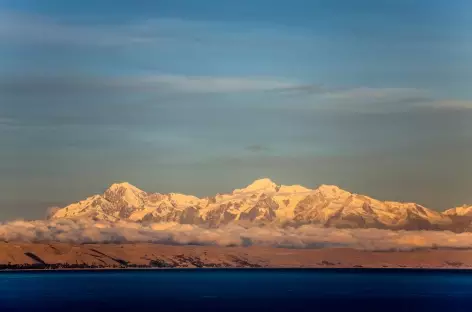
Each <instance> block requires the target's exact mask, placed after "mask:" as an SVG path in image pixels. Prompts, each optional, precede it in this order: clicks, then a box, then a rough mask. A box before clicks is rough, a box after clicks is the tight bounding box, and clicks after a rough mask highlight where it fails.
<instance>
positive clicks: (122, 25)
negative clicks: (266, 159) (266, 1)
mask: <svg viewBox="0 0 472 312" xmlns="http://www.w3.org/2000/svg"><path fill="white" fill-rule="evenodd" d="M223 26H224V27H223ZM222 29H224V31H223V30H222ZM292 30H293V29H289V28H287V30H285V28H280V27H277V29H273V25H272V26H271V25H267V26H261V25H258V26H253V25H252V26H251V25H241V24H237V23H235V24H233V23H221V22H216V21H201V20H185V19H179V18H151V19H138V20H135V19H134V20H133V19H130V20H127V21H120V22H116V23H102V22H100V20H98V21H97V20H95V21H89V22H88V23H71V22H66V21H64V20H61V19H58V18H52V17H49V16H44V15H38V14H26V13H22V12H14V11H5V12H1V13H0V39H2V40H3V41H6V42H12V43H15V44H35V43H40V44H67V45H87V46H98V47H106V46H132V45H136V44H144V45H149V44H153V45H164V44H169V43H172V44H175V43H184V44H192V45H193V44H205V45H214V44H219V45H221V44H223V45H224V44H236V43H238V44H244V43H245V44H251V43H253V44H254V43H259V44H260V43H261V41H263V42H264V43H266V44H287V43H288V42H295V41H296V42H298V43H303V42H304V41H306V38H305V37H304V36H303V34H301V32H300V30H299V29H297V30H296V31H295V32H292Z"/></svg>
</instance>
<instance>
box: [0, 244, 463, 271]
mask: <svg viewBox="0 0 472 312" xmlns="http://www.w3.org/2000/svg"><path fill="white" fill-rule="evenodd" d="M175 268H176V269H180V268H214V269H218V268H220V269H232V268H256V269H263V268H270V269H277V268H280V269H288V268H300V269H303V268H315V269H341V268H346V269H472V250H450V249H448V250H445V249H424V250H414V251H388V252H379V251H362V250H356V249H348V248H324V249H286V248H270V247H257V246H251V247H217V246H194V245H186V246H173V245H160V244H147V243H140V244H67V243H13V242H11V243H6V242H0V271H38V270H44V271H48V270H56V271H65V270H124V269H125V270H126V269H134V270H150V269H175Z"/></svg>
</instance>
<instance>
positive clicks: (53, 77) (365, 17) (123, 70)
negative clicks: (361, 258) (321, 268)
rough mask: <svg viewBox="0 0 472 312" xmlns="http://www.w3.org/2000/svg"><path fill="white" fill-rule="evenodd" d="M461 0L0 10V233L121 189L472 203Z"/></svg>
mask: <svg viewBox="0 0 472 312" xmlns="http://www.w3.org/2000/svg"><path fill="white" fill-rule="evenodd" d="M471 83H472V3H471V2H470V1H467V0H456V1H446V0H428V1H427V0H414V1H407V0H398V1H386V0H358V1H350V0H344V1H342V0H331V1H328V0H325V1H316V0H313V1H308V0H307V1H303V0H291V1H284V0H271V1H269V0H252V1H250V0H238V1H230V0H201V1H191V0H173V1H170V0H156V1H151V0H141V1H136V0H134V1H132V0H122V1H120V0H113V1H111V0H99V1H92V0H82V1H75V0H71V1H62V0H42V1H38V0H37V1H34V0H0V220H5V219H14V218H27V219H31V218H40V217H43V216H44V215H45V213H44V212H45V210H46V208H47V207H48V206H52V205H64V204H68V203H71V202H74V201H78V200H80V199H83V198H85V197H86V196H89V195H92V194H95V193H100V192H102V191H103V190H104V189H105V188H106V187H107V186H108V185H110V184H112V183H113V182H117V181H128V182H130V183H132V184H134V185H136V186H138V187H140V188H141V189H144V190H146V191H156V192H162V193H164V192H182V193H190V194H194V195H198V196H205V195H212V194H215V193H217V192H227V191H230V190H232V189H234V188H240V187H242V186H244V185H247V184H249V183H250V182H251V181H253V180H255V179H256V178H260V177H269V178H271V179H272V180H274V181H275V182H277V183H279V184H302V185H305V186H307V187H312V188H314V187H316V186H317V185H319V184H336V185H339V186H340V187H342V188H344V189H346V190H349V191H352V192H356V193H363V194H367V195H369V196H372V197H375V198H378V199H382V200H399V201H415V202H418V203H420V204H423V205H425V206H427V207H429V208H432V209H437V210H442V209H445V208H450V207H453V206H457V205H462V204H466V203H468V204H472V89H471V88H470V85H471Z"/></svg>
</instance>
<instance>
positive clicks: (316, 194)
mask: <svg viewBox="0 0 472 312" xmlns="http://www.w3.org/2000/svg"><path fill="white" fill-rule="evenodd" d="M50 218H51V219H59V218H72V219H77V218H90V219H94V220H104V221H111V222H114V221H118V220H126V221H134V222H175V223H181V224H196V225H201V226H209V227H218V226H220V225H225V224H230V223H239V224H243V225H244V224H258V225H262V224H274V225H278V226H299V225H303V224H320V225H323V226H331V227H339V228H385V229H395V230H453V231H457V232H461V231H465V230H468V228H469V224H470V222H471V220H472V206H469V207H467V206H464V207H458V208H453V209H449V210H447V211H445V212H443V213H440V212H437V211H434V210H431V209H428V208H425V207H423V206H421V205H418V204H415V203H400V202H393V201H379V200H376V199H373V198H371V197H368V196H364V195H359V194H354V193H350V192H348V191H345V190H342V189H340V188H339V187H337V186H334V185H321V186H319V187H318V188H316V189H308V188H306V187H303V186H300V185H290V186H287V185H277V184H276V183H274V182H272V181H271V180H270V179H260V180H256V181H254V182H253V183H251V184H250V185H248V186H247V187H245V188H242V189H236V190H234V191H233V192H232V193H229V194H217V195H216V196H213V197H205V198H198V197H195V196H191V195H184V194H179V193H169V194H160V193H147V192H145V191H142V190H140V189H139V188H137V187H135V186H133V185H131V184H129V183H126V182H123V183H115V184H113V185H111V186H110V187H109V188H108V189H107V190H106V191H105V192H104V193H103V194H100V195H94V196H91V197H89V198H87V199H85V200H82V201H80V202H78V203H74V204H71V205H69V206H66V207H64V208H61V209H59V210H57V211H56V212H55V213H54V214H53V215H52V216H50ZM471 229H472V226H471Z"/></svg>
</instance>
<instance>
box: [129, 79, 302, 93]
mask: <svg viewBox="0 0 472 312" xmlns="http://www.w3.org/2000/svg"><path fill="white" fill-rule="evenodd" d="M138 81H140V82H141V83H144V84H148V85H156V86H161V87H164V88H166V89H167V90H169V91H178V92H190V93H218V92H245V91H270V90H276V89H280V88H291V87H295V86H297V85H298V84H297V83H294V82H288V81H287V82H286V81H283V80H282V79H280V80H277V79H275V78H258V77H209V76H206V77H205V76H176V75H161V76H151V77H144V78H138Z"/></svg>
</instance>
